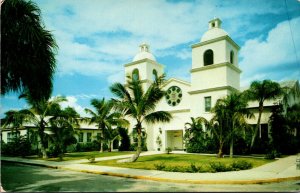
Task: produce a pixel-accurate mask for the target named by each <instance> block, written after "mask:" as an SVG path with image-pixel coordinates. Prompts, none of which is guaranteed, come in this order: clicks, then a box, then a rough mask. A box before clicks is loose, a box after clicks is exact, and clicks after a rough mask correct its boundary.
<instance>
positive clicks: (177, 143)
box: [166, 130, 183, 150]
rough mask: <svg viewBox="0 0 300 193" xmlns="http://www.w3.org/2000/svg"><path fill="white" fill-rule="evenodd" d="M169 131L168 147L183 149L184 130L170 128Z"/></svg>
mask: <svg viewBox="0 0 300 193" xmlns="http://www.w3.org/2000/svg"><path fill="white" fill-rule="evenodd" d="M166 132H167V135H166V136H167V143H166V144H167V146H166V148H167V147H170V148H172V150H183V138H182V130H168V131H166Z"/></svg>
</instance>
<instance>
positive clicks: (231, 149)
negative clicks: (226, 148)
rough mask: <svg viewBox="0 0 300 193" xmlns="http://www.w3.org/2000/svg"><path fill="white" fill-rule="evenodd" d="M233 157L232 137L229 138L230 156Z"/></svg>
mask: <svg viewBox="0 0 300 193" xmlns="http://www.w3.org/2000/svg"><path fill="white" fill-rule="evenodd" d="M232 157H233V137H231V140H230V158H232Z"/></svg>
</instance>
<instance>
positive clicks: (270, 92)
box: [245, 80, 282, 148]
mask: <svg viewBox="0 0 300 193" xmlns="http://www.w3.org/2000/svg"><path fill="white" fill-rule="evenodd" d="M245 95H246V96H247V98H248V100H250V101H258V119H257V124H256V127H255V129H254V132H253V134H252V139H251V145H250V148H252V147H253V145H254V142H255V139H256V136H257V132H258V130H259V128H260V121H261V115H262V113H263V110H264V102H265V101H266V100H271V99H276V98H277V97H279V96H280V95H282V89H281V87H280V85H279V84H278V83H277V82H273V81H271V80H263V81H253V82H252V83H251V85H250V88H249V89H248V90H246V91H245Z"/></svg>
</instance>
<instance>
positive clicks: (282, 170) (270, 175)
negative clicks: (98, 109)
mask: <svg viewBox="0 0 300 193" xmlns="http://www.w3.org/2000/svg"><path fill="white" fill-rule="evenodd" d="M159 153H160V152H143V153H142V154H141V156H146V155H154V154H159ZM130 156H131V155H122V156H112V157H103V158H96V161H101V160H110V159H122V158H128V157H130ZM1 160H3V161H12V162H19V163H26V164H31V165H39V166H45V167H51V168H59V169H66V170H72V171H80V172H87V173H95V174H102V175H110V176H119V177H127V178H135V179H145V180H155V181H165V182H178V183H195V184H257V183H270V182H281V181H286V180H300V170H297V169H296V155H293V156H288V157H285V158H280V159H279V160H276V161H274V162H272V163H269V164H265V165H263V166H260V167H257V168H253V169H250V170H243V171H232V172H219V173H181V172H165V171H157V170H142V169H129V168H118V167H108V166H96V165H88V164H81V163H86V162H88V160H87V159H84V160H75V161H64V162H54V161H44V160H31V159H24V158H15V157H1Z"/></svg>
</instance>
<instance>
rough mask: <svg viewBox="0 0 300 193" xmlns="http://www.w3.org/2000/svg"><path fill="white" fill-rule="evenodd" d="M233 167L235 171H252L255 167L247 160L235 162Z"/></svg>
mask: <svg viewBox="0 0 300 193" xmlns="http://www.w3.org/2000/svg"><path fill="white" fill-rule="evenodd" d="M231 167H232V169H233V170H236V171H238V170H247V169H251V168H252V167H253V166H252V163H250V162H247V161H245V160H238V161H234V162H233V163H232V164H231Z"/></svg>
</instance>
